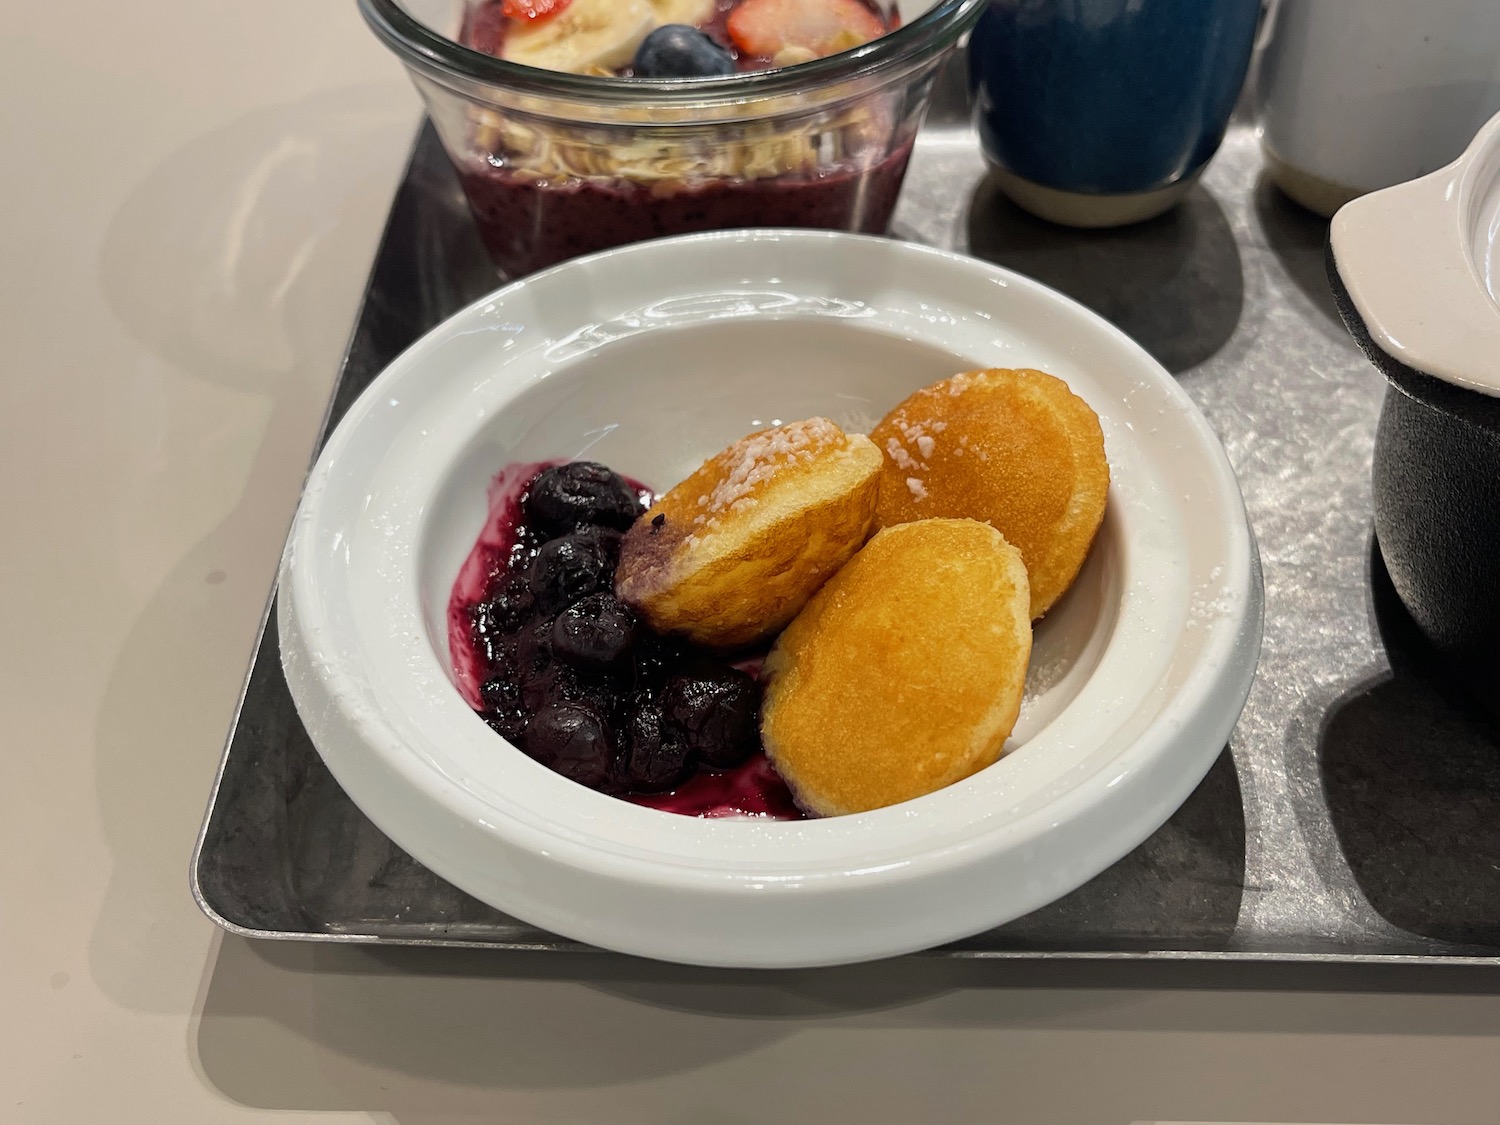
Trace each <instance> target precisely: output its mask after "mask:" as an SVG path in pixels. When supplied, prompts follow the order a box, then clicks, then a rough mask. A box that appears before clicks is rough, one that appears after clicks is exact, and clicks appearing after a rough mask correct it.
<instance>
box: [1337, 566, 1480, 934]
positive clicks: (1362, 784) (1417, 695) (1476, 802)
mask: <svg viewBox="0 0 1500 1125" xmlns="http://www.w3.org/2000/svg"><path fill="white" fill-rule="evenodd" d="M1370 594H1371V613H1372V616H1373V617H1374V619H1375V623H1376V626H1377V628H1378V629H1379V633H1380V638H1381V641H1382V643H1383V644H1384V645H1385V648H1386V652H1387V655H1388V658H1389V661H1390V665H1391V671H1390V673H1389V674H1384V675H1381V676H1378V677H1375V678H1373V679H1371V680H1368V681H1366V682H1364V683H1362V684H1359V685H1358V686H1356V687H1355V688H1354V689H1353V690H1351V691H1349V692H1347V693H1346V694H1345V695H1344V696H1343V697H1341V698H1340V699H1339V700H1337V701H1336V702H1335V703H1334V705H1333V706H1332V707H1331V708H1330V709H1329V711H1328V713H1327V715H1326V716H1325V718H1324V720H1323V725H1322V730H1321V734H1320V739H1319V761H1320V766H1321V770H1322V774H1323V788H1324V793H1325V795H1326V798H1327V801H1328V808H1329V812H1330V814H1331V816H1332V819H1333V825H1334V830H1335V831H1336V832H1337V834H1338V838H1339V844H1340V846H1341V847H1342V849H1343V851H1344V855H1345V857H1346V859H1347V860H1348V863H1349V866H1350V868H1351V869H1352V871H1353V872H1354V877H1355V880H1356V882H1357V883H1358V885H1359V888H1360V891H1361V892H1362V893H1363V894H1364V896H1365V897H1366V899H1368V900H1369V902H1370V905H1371V906H1372V907H1374V909H1375V910H1376V911H1377V912H1378V913H1379V914H1380V915H1381V916H1382V917H1383V918H1385V919H1386V921H1388V922H1390V923H1391V924H1392V925H1394V926H1397V927H1399V928H1401V929H1403V930H1406V931H1408V932H1410V933H1414V934H1420V935H1422V936H1423V937H1427V938H1432V939H1435V940H1438V941H1446V942H1452V943H1454V944H1458V945H1481V946H1497V945H1500V730H1497V729H1496V726H1495V724H1494V722H1493V721H1492V720H1490V719H1489V718H1488V717H1487V716H1486V715H1484V714H1483V713H1482V712H1481V711H1480V710H1479V708H1478V706H1477V705H1476V704H1475V703H1474V702H1473V701H1472V700H1470V699H1468V698H1467V697H1466V696H1465V695H1464V694H1463V693H1462V689H1461V688H1459V687H1458V686H1457V685H1456V684H1455V683H1454V682H1453V680H1452V677H1451V676H1449V675H1447V674H1446V673H1445V672H1444V671H1443V670H1442V668H1441V666H1440V665H1439V664H1438V663H1437V658H1436V655H1435V653H1433V652H1432V650H1431V649H1430V647H1429V646H1428V643H1427V641H1426V640H1425V638H1423V637H1422V635H1421V633H1420V632H1419V631H1418V629H1417V627H1416V624H1415V623H1414V622H1413V621H1412V620H1411V617H1410V616H1409V615H1408V613H1407V612H1406V608H1405V607H1404V606H1403V605H1402V604H1401V600H1400V598H1399V597H1398V596H1397V594H1396V591H1395V588H1394V587H1393V586H1392V585H1391V580H1390V576H1389V574H1387V572H1386V568H1385V563H1384V561H1383V559H1382V558H1381V556H1380V550H1379V547H1378V545H1376V544H1375V543H1374V541H1373V539H1372V543H1371V548H1370Z"/></svg>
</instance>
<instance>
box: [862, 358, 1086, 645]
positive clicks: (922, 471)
mask: <svg viewBox="0 0 1500 1125" xmlns="http://www.w3.org/2000/svg"><path fill="white" fill-rule="evenodd" d="M870 438H871V440H872V441H874V442H875V444H876V445H878V446H879V447H880V449H881V452H883V453H884V454H885V457H886V461H885V468H884V470H883V471H882V473H881V480H880V504H879V508H878V512H877V523H878V526H880V527H891V526H893V525H895V524H900V523H906V522H907V521H909V520H920V519H931V518H932V517H934V516H951V517H959V518H967V519H976V520H982V521H984V522H985V523H988V524H991V525H992V526H994V527H995V528H997V529H998V530H999V531H1000V533H1001V534H1002V535H1004V536H1005V538H1006V539H1007V540H1009V541H1010V542H1011V543H1012V544H1014V545H1015V547H1016V549H1017V550H1019V551H1020V552H1021V557H1022V558H1023V559H1025V560H1026V570H1027V573H1028V575H1029V576H1030V579H1031V616H1032V618H1033V619H1036V618H1039V617H1041V616H1042V615H1043V614H1044V613H1046V612H1047V610H1049V609H1050V608H1052V606H1053V604H1054V603H1055V602H1056V601H1057V599H1058V598H1060V597H1062V595H1063V593H1064V592H1065V591H1066V590H1067V588H1068V587H1069V586H1070V585H1072V583H1073V579H1074V578H1076V577H1077V576H1078V569H1079V567H1081V566H1082V565H1083V560H1084V558H1085V557H1086V556H1087V555H1088V551H1089V545H1090V544H1091V543H1092V542H1093V540H1094V533H1095V532H1096V531H1098V530H1099V523H1100V521H1101V520H1102V519H1103V518H1104V503H1105V498H1106V496H1107V494H1108V492H1109V462H1108V461H1106V460H1105V456H1104V433H1103V431H1102V430H1101V429H1100V428H1099V418H1098V416H1097V415H1096V414H1095V413H1094V412H1093V410H1091V409H1090V408H1089V405H1088V403H1086V402H1084V401H1083V399H1081V398H1079V397H1078V396H1077V395H1075V394H1074V393H1073V392H1072V391H1070V390H1069V389H1068V385H1067V384H1066V383H1064V382H1063V381H1062V380H1061V379H1058V378H1055V377H1053V376H1051V375H1048V374H1046V373H1045V372H1042V371H1032V370H1029V369H1017V370H1007V369H1003V368H996V369H993V370H989V371H970V372H967V373H965V374H962V375H955V376H953V378H951V379H945V380H943V381H942V382H941V383H934V384H933V385H932V386H930V387H925V388H923V389H922V390H920V391H918V392H917V393H916V394H914V395H912V396H911V397H909V398H908V399H906V401H905V402H903V403H901V405H900V406H898V407H896V409H894V410H892V411H891V412H890V413H889V414H887V415H886V416H885V417H884V418H883V419H881V422H880V424H879V425H878V426H876V427H875V428H874V429H873V430H871V431H870Z"/></svg>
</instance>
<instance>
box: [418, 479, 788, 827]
mask: <svg viewBox="0 0 1500 1125" xmlns="http://www.w3.org/2000/svg"><path fill="white" fill-rule="evenodd" d="M563 464H567V462H562V461H548V462H541V461H534V462H515V463H512V464H509V465H507V466H505V468H503V469H501V470H500V472H499V473H497V474H496V475H495V477H494V479H493V480H492V481H491V482H490V486H489V497H488V499H489V514H488V517H487V519H486V520H485V524H484V527H483V529H482V530H481V531H480V534H479V537H478V539H477V540H476V541H475V543H474V546H473V548H472V549H471V550H470V552H469V555H468V557H467V558H466V559H465V560H464V563H463V565H462V566H461V567H460V568H459V572H458V577H457V578H456V579H455V581H454V583H453V589H452V592H451V594H450V596H449V601H448V614H447V620H448V648H449V655H450V658H451V660H452V665H453V671H454V680H455V683H456V684H457V687H458V690H459V692H460V693H461V694H462V695H463V697H464V700H465V702H467V703H468V704H469V706H470V707H472V708H473V709H474V710H475V711H476V712H478V713H479V714H480V715H481V716H483V717H484V718H485V721H486V722H487V723H489V725H490V726H491V727H492V728H493V729H495V730H496V731H497V733H499V734H501V735H502V736H503V737H505V738H506V739H507V740H509V741H511V742H512V743H516V744H518V745H519V744H524V746H523V749H525V750H527V751H528V752H529V753H530V756H531V757H533V758H535V759H536V760H538V761H541V762H542V764H544V765H548V766H549V767H550V768H552V769H554V770H555V771H556V772H558V773H561V774H563V775H564V776H568V777H572V778H573V779H574V780H577V781H579V782H580V783H583V784H589V785H591V786H592V787H594V788H600V789H603V790H604V791H606V792H613V793H614V794H615V795H616V796H620V797H621V798H622V799H624V800H627V801H630V802H632V803H634V804H638V805H642V806H645V807H647V808H653V809H659V810H661V811H664V812H672V813H678V814H680V815H684V816H696V817H704V818H710V819H743V818H755V819H772V820H800V819H803V818H804V815H805V814H803V812H802V811H801V810H800V809H798V808H797V806H796V803H795V802H794V801H793V800H792V795H791V791H790V790H789V789H788V788H787V785H786V783H785V782H784V781H783V780H782V779H781V777H780V775H779V774H777V772H776V770H775V768H774V767H773V766H772V765H771V763H770V761H769V760H768V759H767V758H766V756H765V754H764V752H763V751H761V750H760V748H759V746H758V745H755V749H754V751H753V752H752V753H749V754H748V756H746V757H744V760H743V761H739V762H738V764H736V765H733V766H731V767H730V768H726V769H709V768H706V767H704V766H702V765H701V764H699V766H698V768H697V769H696V770H694V771H693V772H692V773H690V774H689V775H688V776H687V777H686V778H685V779H683V780H681V781H679V782H678V783H677V784H676V785H675V787H673V788H671V789H670V790H668V791H666V792H650V793H644V792H621V791H620V790H621V788H622V787H623V788H626V789H628V788H629V779H630V778H631V777H637V778H640V777H644V778H645V779H647V782H648V783H649V784H650V785H651V786H652V787H654V786H655V785H656V784H657V781H658V779H659V778H666V779H667V781H668V784H670V783H671V779H672V778H673V777H674V776H677V775H676V774H675V772H671V771H674V770H675V767H674V766H673V765H672V763H671V762H670V758H669V760H668V764H667V767H666V768H667V769H668V770H669V772H667V773H664V774H657V775H655V776H653V774H652V773H651V772H650V771H649V770H647V771H646V772H645V773H644V774H642V773H641V768H640V766H639V762H638V761H636V759H635V758H634V757H633V756H632V754H629V753H627V754H626V755H625V756H624V758H623V759H619V760H623V761H626V762H627V763H630V764H631V765H633V766H634V767H635V772H634V773H632V772H631V771H630V769H627V770H626V780H625V782H623V783H621V782H620V781H619V780H618V776H617V775H618V773H619V770H618V769H616V770H614V771H610V770H607V769H603V768H599V765H598V763H597V762H594V761H591V760H590V756H591V754H593V752H594V750H596V749H599V748H601V747H602V746H603V742H604V740H602V739H601V736H600V729H601V724H600V723H598V722H593V721H591V719H590V717H591V716H593V717H605V723H604V725H612V726H613V727H614V728H615V730H616V731H617V732H618V733H617V735H616V737H617V738H619V739H622V740H623V739H625V738H627V735H628V736H629V737H630V738H631V739H632V740H633V739H634V738H636V737H638V732H639V731H640V729H641V727H640V724H641V722H642V719H643V712H645V711H647V710H649V711H650V714H649V715H645V716H644V718H646V719H649V720H650V721H651V722H652V723H655V724H657V725H658V726H660V724H661V723H663V722H664V719H663V716H664V715H668V717H670V715H669V713H670V712H671V711H672V709H673V708H674V707H677V708H679V709H680V708H681V707H683V706H685V705H687V704H685V703H684V701H683V700H682V699H680V698H679V699H677V700H676V702H675V703H674V702H673V692H672V691H671V690H666V691H665V692H663V689H662V688H661V685H662V684H663V683H668V684H669V685H670V683H671V682H672V680H671V677H672V676H673V675H674V673H675V674H678V675H692V676H694V677H695V679H694V680H693V681H692V684H691V685H690V686H693V687H696V688H698V689H700V690H699V699H700V703H699V706H702V703H701V699H702V698H703V693H705V692H706V693H707V694H708V695H710V696H713V695H715V694H716V693H717V697H718V698H720V699H728V698H730V697H733V696H735V694H736V692H735V690H734V689H735V677H738V683H740V684H743V685H744V687H743V688H740V689H739V692H738V697H739V698H740V699H745V696H746V693H747V692H749V691H751V690H752V688H751V681H752V679H753V678H754V677H757V676H758V674H759V671H760V659H759V657H751V658H748V659H741V660H739V661H737V662H735V663H734V664H732V665H730V664H725V663H723V662H722V661H718V660H717V658H715V657H714V655H713V654H712V653H708V652H706V651H704V650H697V649H694V648H692V647H691V646H685V645H681V644H678V643H675V642H670V641H666V640H663V639H661V638H657V637H655V636H654V635H651V634H649V633H648V631H647V630H646V629H645V627H644V625H642V626H639V627H637V630H636V631H637V633H639V634H642V636H641V637H640V639H639V640H636V641H634V643H633V645H632V648H633V650H634V651H633V655H632V656H631V657H629V658H627V659H626V660H625V662H624V664H625V669H624V671H622V670H621V669H620V668H616V669H614V670H613V671H612V672H611V671H590V670H588V669H586V668H585V669H584V670H583V671H578V670H577V669H576V668H575V667H573V666H571V665H568V664H566V662H565V661H560V660H558V659H557V658H556V657H555V654H554V653H553V652H552V648H553V647H555V646H556V644H557V642H558V641H561V642H563V646H564V649H565V650H568V649H569V646H573V647H576V645H577V642H578V637H576V636H575V635H574V634H576V633H578V632H579V629H578V628H577V626H578V625H580V624H581V623H580V622H576V621H574V620H572V618H573V617H576V616H577V612H576V611H578V610H580V609H586V608H588V607H590V606H592V605H593V603H595V602H598V603H600V606H601V607H602V608H603V611H604V612H602V613H600V614H598V615H597V616H598V617H599V619H600V622H599V623H602V624H603V625H607V624H608V623H609V620H611V619H612V615H614V614H615V610H614V609H612V608H611V607H610V606H609V605H607V604H606V603H610V602H612V600H613V595H612V593H611V592H610V591H609V590H608V586H611V585H612V579H613V561H612V560H611V561H607V562H604V561H601V560H600V559H599V558H597V557H594V556H593V555H592V554H591V553H590V552H591V551H592V548H593V546H594V545H596V544H602V545H604V546H605V547H607V546H608V545H609V544H610V543H613V542H615V541H616V539H617V535H618V531H617V530H615V529H618V528H620V527H621V525H622V523H626V522H628V519H629V517H630V514H631V513H630V512H629V511H628V510H627V511H626V512H624V513H621V511H620V510H619V508H620V504H621V503H624V504H625V505H626V507H627V509H628V508H629V505H630V498H629V497H628V496H627V497H624V498H623V500H622V498H621V496H620V494H619V492H620V490H621V488H622V487H623V486H622V485H621V483H620V482H621V480H622V479H623V478H619V477H617V476H615V475H614V474H607V475H608V476H609V477H610V478H612V480H613V482H614V489H615V492H614V493H611V492H610V490H609V488H608V487H607V484H606V483H601V482H602V481H603V476H602V475H601V476H600V477H599V480H594V479H592V478H588V477H587V475H586V473H583V466H579V467H578V468H579V470H580V474H582V475H583V476H584V479H583V485H584V486H585V489H586V491H587V490H590V489H591V490H592V491H588V495H587V497H586V498H585V502H586V503H588V504H592V505H593V506H594V508H595V509H598V508H599V506H600V505H601V504H602V505H603V510H602V514H601V512H600V511H598V510H596V511H594V512H593V513H592V514H591V516H590V518H592V519H597V520H600V521H602V522H606V523H612V525H613V526H612V527H582V528H581V529H578V530H571V529H569V528H567V527H565V525H564V524H563V523H558V522H554V523H552V524H551V525H550V526H543V527H538V526H537V521H538V519H539V518H540V517H538V516H537V513H538V512H540V511H543V510H546V509H548V507H549V506H548V505H545V504H542V503H541V502H540V499H539V500H538V501H536V502H530V503H529V501H528V494H529V493H530V492H531V490H532V486H533V484H534V483H536V481H537V478H538V477H539V476H540V474H541V473H542V472H543V470H546V469H549V468H552V467H554V466H560V465H563ZM549 477H551V478H552V479H554V480H555V479H556V474H549ZM625 484H626V485H628V488H629V490H631V491H633V492H634V498H635V500H636V502H637V503H638V504H639V510H644V509H645V508H647V507H649V506H650V504H651V502H652V500H653V498H654V497H653V494H652V492H651V490H650V489H648V488H646V487H645V486H644V485H642V484H639V483H638V482H635V481H629V480H628V479H626V480H625ZM548 499H551V497H548ZM563 499H565V500H566V499H568V498H567V497H564V498H563ZM528 507H530V511H528ZM554 507H555V505H554ZM532 517H537V518H532ZM562 519H564V517H562V516H554V520H562ZM543 522H545V521H543ZM559 533H561V534H559ZM562 539H566V540H568V543H567V544H566V545H565V544H563V543H562V542H561V540H562ZM579 541H581V542H582V546H583V547H584V548H589V549H590V550H588V551H584V552H583V554H585V555H588V556H589V558H587V559H585V562H584V564H582V565H583V570H582V571H578V572H577V573H583V574H584V575H585V578H587V576H588V568H589V566H593V567H594V569H595V570H598V569H599V568H600V567H604V568H606V569H607V574H605V575H604V576H603V579H602V584H603V585H604V586H605V588H604V589H599V590H597V591H594V590H587V589H586V590H585V592H584V593H583V595H582V596H580V597H572V596H567V602H568V605H569V607H570V608H569V609H564V608H563V607H562V606H561V605H559V604H555V603H556V602H557V600H558V595H557V594H556V593H555V592H554V591H553V589H552V586H551V585H550V583H551V581H552V579H553V576H554V572H555V567H553V569H547V568H548V567H550V566H552V564H551V563H550V562H549V559H550V557H551V556H552V555H559V554H561V555H565V556H566V555H568V551H567V550H561V548H563V547H564V546H567V547H568V548H570V549H572V550H573V553H575V554H576V553H578V549H577V546H576V544H577V542H579ZM544 546H545V547H546V550H545V551H544V550H543V547H544ZM543 556H545V557H543ZM539 568H540V569H543V570H546V571H547V572H546V573H545V574H542V575H541V576H540V577H538V576H537V572H538V571H539ZM577 573H575V572H569V571H566V570H565V571H563V572H561V574H562V577H561V579H559V580H560V581H563V582H564V585H565V586H566V583H567V582H568V581H576V580H577ZM597 577H598V576H597V575H596V578H597ZM559 610H561V612H560V613H559V612H558V611H559ZM570 613H571V616H570ZM538 636H541V637H542V640H541V641H540V642H538V641H537V640H536V638H537V637H538ZM605 640H607V639H601V638H592V637H591V638H588V641H589V644H590V645H593V646H594V647H595V648H597V649H598V654H599V655H600V656H606V655H608V654H609V651H610V649H611V647H612V646H610V645H609V644H607V643H605ZM542 650H545V652H544V655H543V656H541V657H538V656H537V655H536V653H537V652H539V651H542ZM568 654H570V655H571V656H572V657H573V658H574V660H575V661H576V660H577V659H578V658H579V657H582V656H587V655H589V653H588V652H582V651H580V652H578V653H571V652H569V653H568ZM527 661H542V662H543V663H545V665H546V666H545V669H544V670H543V671H541V672H540V673H536V674H535V678H533V679H529V680H528V679H527V673H523V672H520V671H518V669H519V668H520V667H521V665H522V664H524V663H526V662H527ZM705 661H706V662H708V664H707V665H706V664H705ZM548 662H550V663H548ZM528 667H529V666H528ZM693 669H697V671H696V672H694V671H693ZM506 670H508V672H509V673H510V674H511V676H510V678H508V677H507V675H504V674H500V673H501V672H503V671H506ZM532 672H533V673H534V672H535V669H532ZM705 676H706V677H707V678H706V679H703V677H705ZM643 678H644V679H643ZM512 679H514V680H517V681H519V683H517V682H512ZM644 682H649V684H650V685H651V686H650V688H649V690H648V689H645V688H643V687H642V684H643V683H644ZM678 686H679V688H680V687H681V683H679V684H678ZM558 692H560V693H561V694H557V693H558ZM643 692H647V694H650V696H651V699H650V701H649V702H648V703H646V704H645V705H644V706H642V703H641V700H642V697H643ZM677 694H678V696H681V694H682V693H681V691H679V692H678V693H677ZM753 702H754V696H753V695H752V696H750V698H749V699H748V700H747V701H746V702H745V703H742V704H740V706H741V707H746V706H753ZM739 715H740V719H739V722H738V730H739V734H737V735H736V736H735V737H736V739H738V740H740V741H738V745H739V746H740V747H741V748H742V750H741V752H740V753H732V754H731V757H732V758H734V759H738V758H739V757H741V755H742V754H743V750H744V749H748V747H747V746H746V745H745V743H744V741H743V738H745V737H748V738H749V739H750V742H751V744H756V743H758V739H757V738H756V736H755V735H754V733H753V729H751V730H747V729H746V726H747V720H746V718H745V715H746V712H744V711H743V710H742V711H740V712H739ZM537 716H541V717H542V721H541V722H540V723H539V724H538V725H537V726H535V727H533V726H531V722H532V720H533V719H535V718H536V717H537ZM753 724H754V720H753V718H751V719H749V720H748V725H749V726H750V727H751V728H753ZM648 725H649V724H648ZM528 730H530V731H532V732H533V738H532V739H531V740H530V741H529V742H528V740H527V738H526V734H525V732H526V731H528ZM590 740H592V742H591V741H590ZM666 741H667V740H665V739H659V742H660V743H661V747H660V749H661V750H664V751H667V752H668V753H670V751H671V749H672V748H671V747H670V746H666ZM553 743H556V744H557V745H556V746H554V745H552V744H553ZM632 745H633V742H632ZM652 745H653V748H656V747H657V743H653V744H652ZM677 752H678V753H679V754H680V753H681V752H682V751H681V749H680V748H678V750H677ZM701 757H702V759H703V760H706V761H713V760H722V756H720V757H718V758H716V757H715V753H710V752H708V751H707V750H705V751H704V752H703V753H702V754H701ZM680 760H681V759H680V758H679V759H678V761H680ZM660 762H661V754H660V753H658V754H657V756H656V757H655V758H654V759H653V762H652V764H653V765H656V766H658V767H659V766H660ZM606 774H611V775H612V778H613V780H607V779H606V776H605V775H606Z"/></svg>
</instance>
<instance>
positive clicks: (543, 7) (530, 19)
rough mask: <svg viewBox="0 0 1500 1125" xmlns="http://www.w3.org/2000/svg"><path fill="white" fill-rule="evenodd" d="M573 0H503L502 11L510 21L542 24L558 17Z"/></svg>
mask: <svg viewBox="0 0 1500 1125" xmlns="http://www.w3.org/2000/svg"><path fill="white" fill-rule="evenodd" d="M570 2H571V0H501V3H500V10H501V11H502V12H504V13H505V15H506V17H507V18H508V19H513V20H519V21H521V22H522V23H540V22H541V21H542V20H549V19H551V18H552V17H553V16H555V15H558V14H559V13H561V12H562V10H563V9H564V8H566V7H567V6H568V4H569V3H570Z"/></svg>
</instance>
